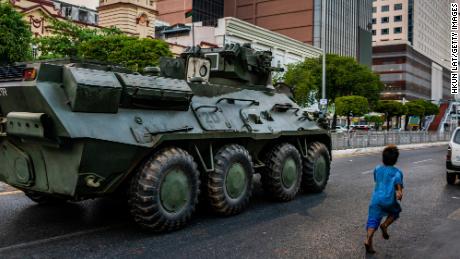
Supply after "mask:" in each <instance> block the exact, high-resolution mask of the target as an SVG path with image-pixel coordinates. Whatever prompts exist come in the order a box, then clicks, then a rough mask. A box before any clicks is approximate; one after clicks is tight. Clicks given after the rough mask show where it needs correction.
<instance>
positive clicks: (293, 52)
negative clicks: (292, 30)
mask: <svg viewBox="0 0 460 259" xmlns="http://www.w3.org/2000/svg"><path fill="white" fill-rule="evenodd" d="M187 26H188V27H189V28H190V30H189V32H188V33H181V34H177V33H175V34H172V35H168V33H164V34H163V35H162V36H161V37H162V38H163V39H164V40H165V41H167V42H168V43H171V44H178V45H182V46H192V45H194V43H193V42H192V39H193V36H192V27H191V25H187ZM194 31H195V45H205V46H206V45H208V46H209V45H215V46H223V45H225V44H232V43H233V44H235V43H239V44H244V43H250V44H251V46H252V47H253V48H254V49H256V50H261V51H272V53H273V60H272V66H274V67H283V68H286V66H287V65H288V64H292V63H297V62H301V61H303V60H304V59H305V58H309V57H319V56H320V55H321V54H322V50H321V49H319V48H316V47H313V46H311V45H308V44H306V43H303V42H301V41H298V40H294V39H292V38H289V37H287V36H285V35H282V34H280V33H276V32H273V31H270V30H267V29H264V28H261V27H259V26H256V25H253V24H251V23H248V22H245V21H242V20H240V19H237V18H234V17H225V18H221V19H219V20H218V25H217V27H212V26H202V24H201V23H195V24H194ZM165 32H167V31H165ZM203 43H204V44H203Z"/></svg>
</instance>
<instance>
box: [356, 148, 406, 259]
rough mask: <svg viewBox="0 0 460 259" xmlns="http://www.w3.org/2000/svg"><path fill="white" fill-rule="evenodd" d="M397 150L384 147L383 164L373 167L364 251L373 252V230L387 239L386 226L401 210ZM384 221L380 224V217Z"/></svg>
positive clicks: (401, 188)
mask: <svg viewBox="0 0 460 259" xmlns="http://www.w3.org/2000/svg"><path fill="white" fill-rule="evenodd" d="M398 157H399V151H398V147H397V146H395V145H389V146H387V147H385V149H384V150H383V153H382V162H383V165H379V166H377V167H376V168H375V169H374V181H375V189H374V192H373V194H372V199H371V203H370V204H369V215H368V219H367V237H366V240H365V241H364V246H365V248H366V252H368V253H371V254H373V253H375V250H374V247H373V245H372V239H373V237H374V233H375V231H377V230H378V228H379V227H380V230H381V232H382V236H383V238H384V239H386V240H387V239H389V238H390V236H389V235H388V231H387V230H388V227H389V226H390V225H391V223H393V222H394V221H395V220H396V219H398V218H399V213H400V212H401V205H400V204H399V202H398V200H399V201H400V200H401V199H402V196H403V187H404V184H403V174H402V172H401V171H400V170H399V169H398V168H396V167H395V166H394V165H395V164H396V162H397V161H398ZM384 216H386V219H385V221H384V222H383V223H382V224H380V222H381V221H382V218H383V217H384Z"/></svg>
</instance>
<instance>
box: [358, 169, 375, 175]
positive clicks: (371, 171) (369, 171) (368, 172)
mask: <svg viewBox="0 0 460 259" xmlns="http://www.w3.org/2000/svg"><path fill="white" fill-rule="evenodd" d="M373 172H374V169H372V170H367V171H364V172H361V174H372V173H373Z"/></svg>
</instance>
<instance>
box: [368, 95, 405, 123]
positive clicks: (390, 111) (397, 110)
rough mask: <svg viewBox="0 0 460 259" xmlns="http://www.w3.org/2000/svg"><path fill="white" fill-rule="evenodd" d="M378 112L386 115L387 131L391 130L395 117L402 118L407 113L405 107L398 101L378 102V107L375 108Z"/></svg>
mask: <svg viewBox="0 0 460 259" xmlns="http://www.w3.org/2000/svg"><path fill="white" fill-rule="evenodd" d="M375 110H376V111H377V112H381V113H384V114H385V119H386V121H387V129H389V128H390V120H391V118H393V117H395V116H398V117H400V116H402V115H404V114H405V113H406V111H407V110H406V108H405V106H404V105H403V104H402V103H400V102H397V101H387V100H384V101H378V102H377V106H376V107H375Z"/></svg>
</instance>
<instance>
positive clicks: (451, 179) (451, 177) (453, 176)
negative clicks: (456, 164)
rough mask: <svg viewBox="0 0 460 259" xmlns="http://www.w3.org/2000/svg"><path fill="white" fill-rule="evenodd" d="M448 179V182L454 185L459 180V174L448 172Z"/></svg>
mask: <svg viewBox="0 0 460 259" xmlns="http://www.w3.org/2000/svg"><path fill="white" fill-rule="evenodd" d="M446 180H447V183H448V184H450V185H454V184H455V181H456V180H457V175H456V174H450V173H446Z"/></svg>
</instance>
